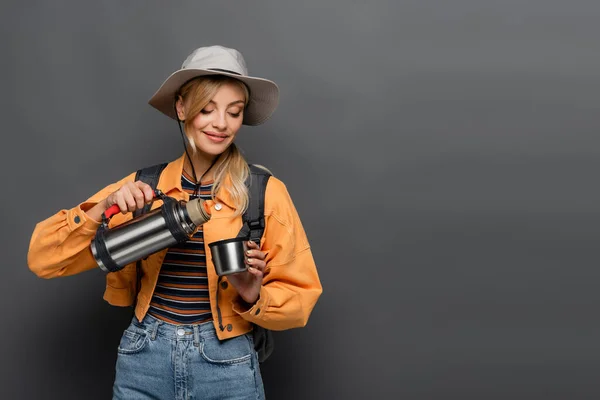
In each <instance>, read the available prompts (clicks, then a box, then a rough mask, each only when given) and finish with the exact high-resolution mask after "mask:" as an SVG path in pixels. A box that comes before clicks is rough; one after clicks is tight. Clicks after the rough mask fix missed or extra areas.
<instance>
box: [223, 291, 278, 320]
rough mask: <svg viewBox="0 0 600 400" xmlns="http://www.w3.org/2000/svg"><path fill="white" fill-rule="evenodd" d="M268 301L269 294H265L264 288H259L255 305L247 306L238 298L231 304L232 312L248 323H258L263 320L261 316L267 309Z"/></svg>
mask: <svg viewBox="0 0 600 400" xmlns="http://www.w3.org/2000/svg"><path fill="white" fill-rule="evenodd" d="M269 300H270V297H269V292H267V290H266V289H265V287H264V286H261V288H260V294H259V295H258V300H256V303H254V304H248V303H246V302H245V301H244V300H243V299H242V298H241V297H239V296H238V297H237V298H236V299H235V300H233V301H232V302H231V303H232V306H233V311H234V312H236V313H237V314H239V316H240V317H242V318H244V319H245V320H246V321H249V322H258V321H261V320H263V315H264V314H265V312H266V311H267V308H268V307H269Z"/></svg>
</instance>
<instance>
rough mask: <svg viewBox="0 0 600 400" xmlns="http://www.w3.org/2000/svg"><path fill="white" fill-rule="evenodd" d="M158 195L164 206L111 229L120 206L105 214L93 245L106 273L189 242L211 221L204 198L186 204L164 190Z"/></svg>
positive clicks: (113, 207) (96, 257) (114, 206)
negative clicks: (165, 193) (199, 228)
mask: <svg viewBox="0 0 600 400" xmlns="http://www.w3.org/2000/svg"><path fill="white" fill-rule="evenodd" d="M155 193H156V195H157V197H159V198H160V199H161V200H162V201H163V204H162V206H160V207H159V208H157V209H155V210H152V211H150V212H148V213H146V214H142V215H140V216H139V217H137V218H134V219H132V220H130V221H128V222H126V223H124V224H121V225H118V226H115V227H113V228H110V229H109V228H108V221H109V219H110V217H111V216H113V215H114V214H116V213H118V212H119V211H120V210H119V207H118V206H117V205H116V204H115V205H113V206H112V207H110V208H109V209H108V210H106V211H105V212H104V213H103V215H102V220H103V222H102V225H100V227H99V228H98V231H97V232H96V236H95V237H94V239H93V240H92V243H91V245H90V246H91V250H92V254H93V255H94V258H95V260H96V262H97V263H98V266H99V267H100V268H101V269H102V270H104V271H106V272H115V271H119V270H121V269H123V268H124V267H125V266H126V265H127V264H129V263H132V262H135V261H138V260H141V259H142V258H145V257H147V256H149V255H150V254H154V253H156V252H158V251H160V250H164V249H166V248H168V247H171V246H173V245H176V244H178V243H182V242H185V241H186V240H188V239H189V238H190V237H191V236H192V235H193V233H194V232H195V231H196V228H197V227H199V226H201V225H202V224H204V223H205V222H206V221H208V220H209V219H210V214H208V212H207V211H206V209H205V208H204V200H202V199H200V198H196V199H193V200H190V201H188V202H185V201H177V200H175V199H174V198H172V197H168V196H165V195H164V194H163V193H162V192H160V191H155Z"/></svg>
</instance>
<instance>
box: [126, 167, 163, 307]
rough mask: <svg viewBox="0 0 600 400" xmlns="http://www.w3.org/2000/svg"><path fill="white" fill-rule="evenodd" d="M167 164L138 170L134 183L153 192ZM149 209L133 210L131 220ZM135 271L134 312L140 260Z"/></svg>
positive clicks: (140, 274) (148, 207) (139, 279)
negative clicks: (140, 182)
mask: <svg viewBox="0 0 600 400" xmlns="http://www.w3.org/2000/svg"><path fill="white" fill-rule="evenodd" d="M167 164H168V163H162V164H156V165H152V166H151V167H146V168H142V169H139V170H138V171H137V172H136V174H135V179H134V181H142V182H144V183H147V184H148V185H150V187H151V188H152V190H155V189H156V186H157V185H158V180H159V178H160V174H161V173H162V171H163V169H165V167H166V166H167ZM150 207H152V204H146V205H144V207H143V208H141V209H139V208H138V209H137V210H135V211H134V212H133V218H137V217H139V216H140V215H142V214H146V213H147V212H148V211H150ZM135 270H136V283H135V285H136V286H135V291H136V296H135V298H134V300H133V309H134V311H135V306H136V303H137V294H138V293H139V291H140V284H141V281H142V260H138V261H137V262H136V264H135Z"/></svg>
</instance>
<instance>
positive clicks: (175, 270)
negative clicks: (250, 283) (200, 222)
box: [148, 172, 213, 324]
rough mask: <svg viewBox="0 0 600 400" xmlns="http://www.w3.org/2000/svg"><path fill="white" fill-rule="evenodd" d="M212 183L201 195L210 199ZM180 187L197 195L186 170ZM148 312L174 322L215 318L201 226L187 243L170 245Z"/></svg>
mask: <svg viewBox="0 0 600 400" xmlns="http://www.w3.org/2000/svg"><path fill="white" fill-rule="evenodd" d="M212 184H213V182H212V181H211V182H206V183H203V184H202V185H201V186H200V197H201V198H202V199H205V200H206V199H210V191H211V188H212ZM181 186H182V188H183V190H184V191H186V192H187V193H189V194H190V200H192V199H194V198H197V197H198V196H197V195H194V194H193V193H194V189H195V184H194V183H193V180H192V178H191V177H190V176H189V175H188V174H186V173H185V172H183V174H182V175H181ZM148 313H149V314H150V315H152V316H154V317H156V318H158V319H161V320H163V321H166V322H169V323H172V324H198V323H202V322H206V321H210V320H212V313H211V311H210V300H209V295H208V276H207V274H206V255H205V253H204V237H203V233H202V227H200V228H199V229H198V231H197V232H196V233H195V234H194V235H193V236H192V237H191V238H190V239H189V240H187V241H186V242H184V243H181V244H179V245H176V246H174V247H171V248H169V250H168V251H167V255H166V256H165V259H164V261H163V264H162V267H161V269H160V274H159V276H158V282H157V284H156V289H155V290H154V294H153V295H152V301H151V302H150V309H149V310H148Z"/></svg>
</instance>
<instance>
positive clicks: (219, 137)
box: [203, 131, 228, 143]
mask: <svg viewBox="0 0 600 400" xmlns="http://www.w3.org/2000/svg"><path fill="white" fill-rule="evenodd" d="M203 133H204V134H205V135H206V137H208V138H209V139H210V140H211V141H213V142H215V143H221V142H223V141H224V140H225V139H227V137H228V136H227V135H226V134H224V133H218V132H210V131H207V132H203Z"/></svg>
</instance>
